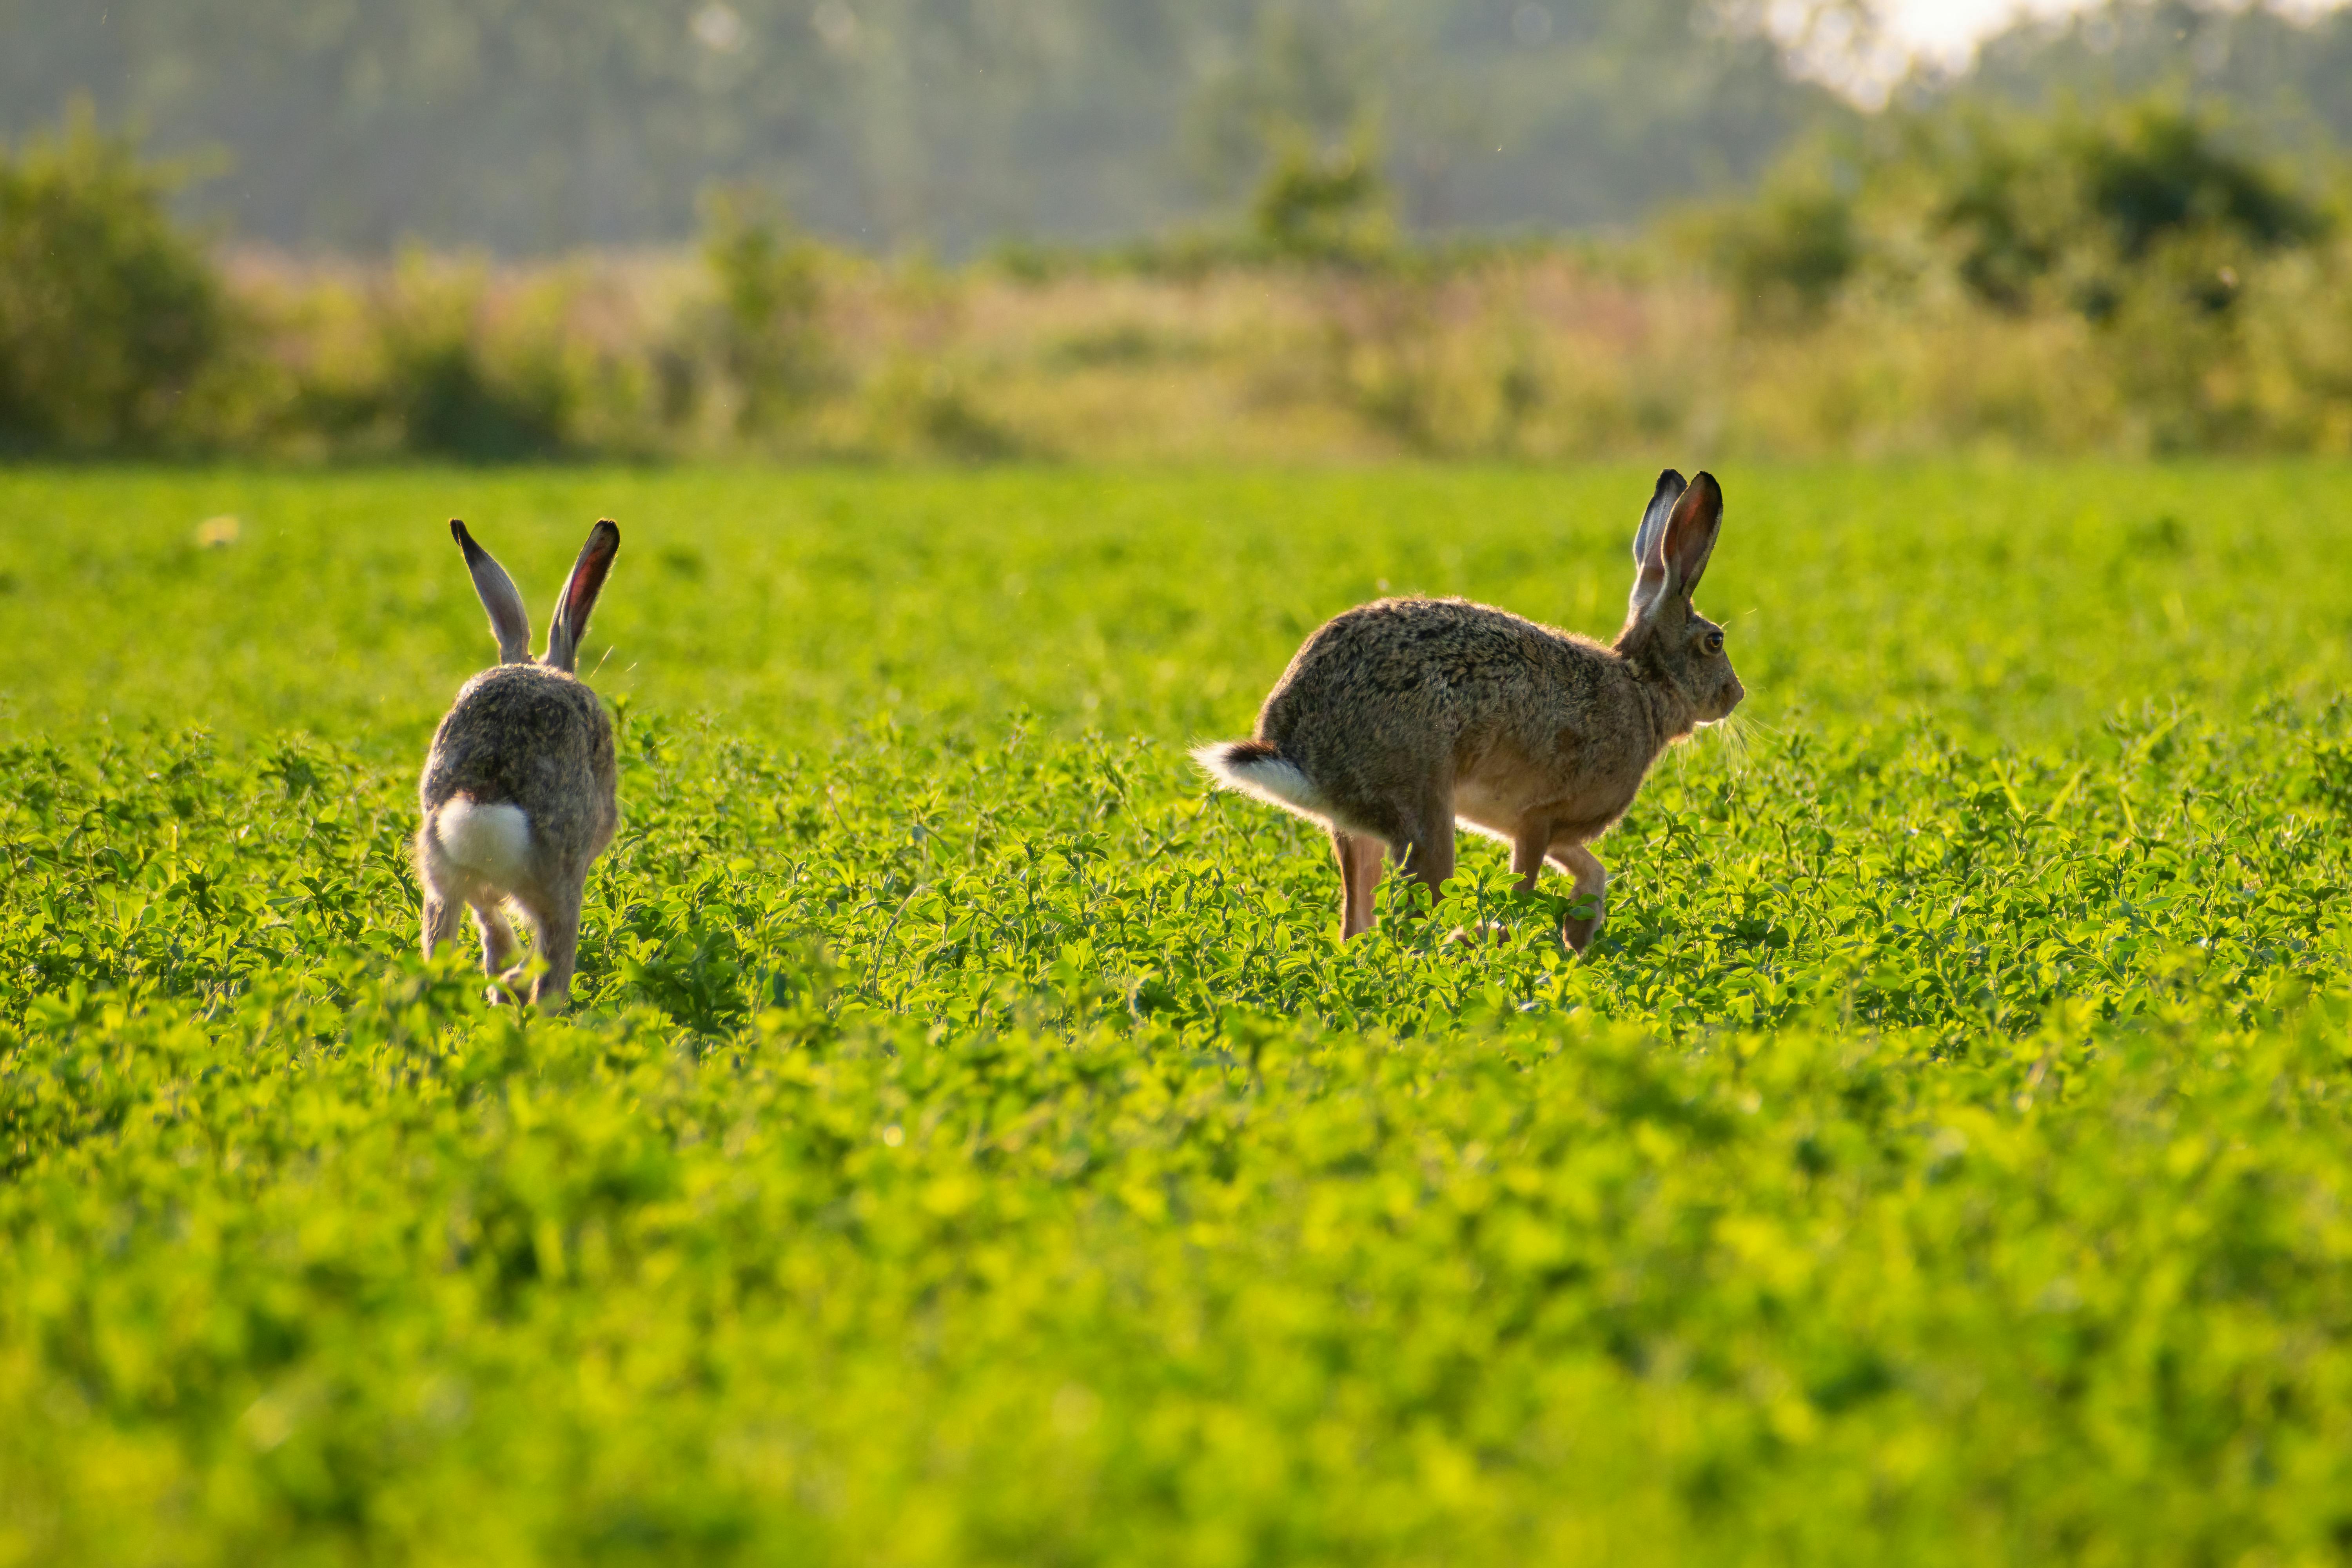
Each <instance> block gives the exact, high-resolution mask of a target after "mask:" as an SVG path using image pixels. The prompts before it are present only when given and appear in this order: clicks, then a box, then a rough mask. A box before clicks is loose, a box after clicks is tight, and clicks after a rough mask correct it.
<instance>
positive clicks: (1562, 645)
mask: <svg viewBox="0 0 2352 1568" xmlns="http://www.w3.org/2000/svg"><path fill="white" fill-rule="evenodd" d="M1580 652H1582V650H1581V649H1580V647H1577V646H1576V645H1575V643H1574V641H1573V639H1570V637H1568V636H1567V634H1565V633H1562V632H1557V631H1554V630H1552V629H1551V628H1550V627H1549V626H1538V625H1537V624H1536V623H1535V622H1533V621H1530V620H1528V619H1527V618H1526V617H1525V616H1515V615H1512V614H1511V613H1510V612H1509V611H1507V610H1498V609H1496V608H1495V607H1494V606H1493V605H1479V604H1474V603H1472V602H1471V601H1469V600H1467V599H1381V600H1378V601H1376V602H1374V603H1372V604H1369V605H1359V606H1357V607H1356V608H1355V609H1352V610H1349V611H1347V612H1345V613H1343V614H1341V615H1338V616H1333V617H1332V618H1331V619H1330V620H1328V621H1327V622H1325V623H1324V625H1323V626H1322V628H1321V629H1320V630H1318V631H1317V632H1316V634H1315V635H1314V636H1313V637H1309V638H1307V642H1306V645H1305V646H1304V647H1301V648H1300V649H1299V650H1298V653H1297V657H1296V658H1293V659H1292V660H1291V661H1290V668H1289V669H1287V670H1286V671H1285V672H1284V674H1283V678H1282V680H1281V682H1280V683H1279V684H1278V685H1276V688H1275V690H1274V693H1273V695H1272V696H1270V697H1268V698H1267V700H1266V706H1265V732H1266V736H1267V738H1268V739H1269V740H1278V739H1279V737H1278V736H1277V735H1276V730H1278V729H1280V728H1285V727H1286V723H1285V721H1286V720H1295V719H1297V718H1303V717H1304V716H1305V715H1306V714H1307V713H1308V712H1311V711H1329V710H1357V711H1362V710H1367V709H1373V708H1386V707H1390V706H1394V705H1402V706H1404V707H1407V708H1411V709H1422V708H1439V709H1446V710H1451V709H1453V708H1454V707H1456V706H1458V705H1459V704H1460V703H1461V702H1462V701H1463V700H1465V699H1469V700H1474V701H1479V702H1480V705H1482V706H1483V701H1480V700H1481V699H1486V700H1491V698H1492V697H1493V696H1496V695H1499V694H1501V693H1502V692H1504V691H1507V690H1508V689H1514V688H1517V687H1519V686H1521V685H1526V684H1529V683H1539V682H1543V681H1544V680H1545V679H1546V678H1547V677H1548V676H1556V673H1557V671H1558V668H1559V665H1560V663H1561V662H1562V661H1563V660H1571V659H1574V658H1576V657H1577V656H1578V655H1579V654H1580ZM1429 716H1431V717H1434V716H1435V715H1434V713H1432V714H1431V715H1429Z"/></svg>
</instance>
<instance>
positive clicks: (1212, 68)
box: [0, 0, 1843, 256]
mask: <svg viewBox="0 0 2352 1568" xmlns="http://www.w3.org/2000/svg"><path fill="white" fill-rule="evenodd" d="M0 38H5V39H6V45H5V48H0V136H8V137H21V136H23V135H26V134H27V133H29V132H32V131H34V130H37V129H38V128H40V127H43V126H46V125H50V124H54V123H55V122H56V121H57V120H58V117H59V115H60V114H61V113H62V112H63V110H64V109H65V107H66V105H67V103H68V100H69V99H70V98H71V97H72V96H74V95H76V94H86V95H88V96H89V98H91V99H92V100H93V101H94V102H95V103H96V105H97V108H98V110H99V112H100V117H101V118H102V119H103V120H104V121H106V122H107V123H109V124H127V125H133V126H137V127H139V128H141V130H142V133H143V134H144V136H145V138H146V141H147V144H148V145H149V146H151V147H152V148H153V149H154V150H155V151H156V152H157V153H161V154H163V155H164V156H181V155H184V154H188V153H207V154H210V153H215V152H218V153H221V154H223V158H222V163H223V164H224V166H223V167H222V168H221V169H220V171H219V172H218V173H217V174H215V177H213V178H210V179H208V180H205V181H203V182H201V183H199V184H196V185H194V187H192V188H191V189H190V190H189V191H188V193H187V194H186V195H185V197H184V201H183V204H182V211H183V212H184V215H186V216H194V217H200V218H204V219H210V220H217V221H218V222H220V223H222V224H224V225H225V226H226V228H227V230H228V232H230V233H233V234H235V235H236V236H239V237H244V238H247V239H254V240H262V241H268V242H271V243H276V244H279V245H285V246H291V247H328V248H333V249H339V250H343V251H348V252H360V253H365V252H373V253H382V252H383V251H386V250H388V249H390V248H391V247H394V245H396V244H397V243H399V242H401V241H403V240H404V239H415V240H418V241H422V242H424V243H426V244H431V245H436V246H443V247H448V246H481V247H488V248H491V249H493V250H495V251H498V252H499V253H502V254H507V255H518V254H545V253H550V252H554V251H561V250H564V249H568V248H572V247H580V246H586V245H598V246H613V245H634V244H646V243H664V242H673V241H676V240H677V239H679V238H682V237H686V236H687V235H688V234H690V233H692V232H693V231H694V228H695V225H696V222H697V212H696V207H695V202H696V199H697V196H698V193H699V192H701V191H702V190H704V189H705V188H706V187H708V186H710V185H712V184H748V185H758V186H760V187H761V188H763V189H766V190H768V191H769V192H771V193H772V194H773V195H775V196H777V197H779V198H781V199H782V201H783V202H784V203H786V204H787V205H789V206H790V207H791V209H792V210H793V212H794V213H796V214H798V215H800V217H801V218H802V220H803V222H804V223H806V224H807V225H808V226H810V227H811V228H812V229H813V230H814V231H815V232H818V233H821V234H824V235H825V236H827V237H830V238H833V239H835V240H836V241H839V242H842V243H845V244H850V245H853V246H856V247H861V248H864V249H867V250H871V251H887V250H892V249H898V248H902V247H908V246H911V245H922V246H926V247H930V248H932V249H933V250H934V251H936V252H939V253H941V254H946V255H950V256H952V255H961V254H968V253H970V252H971V251H972V250H973V249H975V248H977V247H980V246H982V244H984V243H985V242H987V241H990V240H992V239H995V238H998V237H1003V236H1007V235H1019V236H1028V237H1035V238H1039V239H1045V240H1054V241H1101V240H1108V239H1112V238H1123V237H1129V236H1133V235H1136V234H1139V233H1143V232H1148V231H1152V230H1157V229H1161V228H1165V227H1167V226H1171V225H1172V224H1176V223H1179V222H1181V221H1183V220H1186V219H1190V218H1197V217H1200V216H1203V215H1205V214H1209V213H1213V212H1217V211H1223V210H1225V209H1226V208H1228V207H1230V206H1231V205H1233V204H1234V202H1235V201H1237V200H1239V199H1240V197H1241V196H1242V195H1243V194H1244V193H1245V192H1246V191H1247V190H1248V189H1249V188H1250V187H1251V186H1252V185H1253V184H1254V183H1255V181H1256V180H1257V178H1258V177H1259V174H1260V173H1261V170H1262V165H1263V163H1265V158H1266V156H1267V153H1266V147H1267V142H1268V136H1267V132H1268V127H1269V125H1271V124H1276V123H1279V124H1283V125H1288V126H1295V127H1296V128H1297V129H1298V130H1299V131H1300V132H1302V133H1304V134H1307V135H1310V136H1313V137H1315V138H1317V139H1318V140H1321V141H1327V142H1337V141H1343V140H1345V139H1346V138H1347V137H1348V136H1349V134H1351V133H1355V132H1359V131H1360V130H1362V129H1363V128H1366V127H1375V128H1376V129H1377V132H1378V135H1379V139H1380V142H1381V148H1382V152H1383V169H1382V174H1383V176H1384V177H1385V178H1386V179H1387V180H1388V181H1389V182H1390V183H1391V185H1392V186H1393V187H1394V190H1395V192H1396V195H1397V209H1398V214H1399V216H1400V218H1401V220H1402V222H1403V223H1404V224H1405V225H1406V226H1407V227H1409V228H1411V229H1413V230H1417V231H1431V230H1437V229H1447V228H1498V227H1518V228H1528V229H1536V230H1547V231H1548V230H1555V229H1559V228H1574V227H1588V226H1594V225H1600V224H1610V223H1617V224H1628V223H1632V222H1633V221H1635V220H1637V219H1639V218H1640V217H1641V216H1643V214H1645V213H1646V212H1647V211H1649V210H1650V209H1651V208H1652V207H1653V206H1654V205H1657V204H1658V203H1659V202H1660V201H1661V200H1664V199H1671V198H1675V197H1680V196H1687V195H1695V194H1697V193H1700V192H1703V191H1706V190H1710V189H1727V188H1730V187H1732V186H1735V185H1737V184H1738V183H1740V182H1741V181H1743V180H1745V179H1747V178H1748V177H1749V176H1751V175H1752V174H1754V173H1755V172H1756V171H1757V170H1758V169H1759V168H1760V167H1761V166H1762V163H1764V161H1765V160H1766V159H1768V158H1769V155H1770V153H1772V151H1773V150H1774V149H1776V148H1777V147H1779V146H1780V144H1781V143H1782V142H1785V141H1786V140H1787V139H1788V138H1789V137H1790V135H1792V134H1793V133H1795V132H1798V131H1800V130H1801V129H1803V128H1805V127H1807V126H1808V125H1811V124H1812V123H1815V122H1816V121H1820V120H1822V118H1824V117H1834V116H1836V115H1838V114H1840V113H1842V112H1843V110H1842V108H1841V106H1840V105H1839V104H1838V103H1837V101H1836V100H1834V99H1833V98H1832V96H1831V95H1830V94H1829V93H1827V92H1826V91H1824V90H1823V89H1821V88H1820V87H1818V86H1816V85H1813V84H1811V83H1809V82H1806V81H1802V80H1800V79H1796V78H1794V77H1793V76H1792V75H1791V74H1790V71H1789V70H1788V68H1786V66H1785V64H1784V63H1783V61H1782V59H1781V57H1780V51H1779V50H1778V49H1777V48H1776V47H1775V46H1774V45H1773V43H1772V42H1771V40H1770V39H1769V37H1766V36H1765V34H1764V33H1763V31H1762V30H1761V29H1760V27H1759V26H1755V25H1752V24H1751V22H1749V21H1746V20H1742V19H1741V18H1740V17H1739V16H1735V15H1734V14H1732V13H1730V12H1726V11H1723V10H1721V9H1720V8H1719V7H1718V6H1717V5H1715V4H1713V3H1712V0H1443V3H1440V0H654V3H650V4H642V5H609V4H605V3H604V0H371V3H369V4H365V5H355V4H352V3H351V0H107V3H106V4H104V5H59V4H57V3H56V0H0Z"/></svg>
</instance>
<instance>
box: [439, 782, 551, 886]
mask: <svg viewBox="0 0 2352 1568" xmlns="http://www.w3.org/2000/svg"><path fill="white" fill-rule="evenodd" d="M433 836H434V837H436V838H438V839H439V840H440V841H441V853H442V854H444V855H446V856H447V857H448V858H449V861H450V863H451V864H452V865H456V866H462V867H464V868H466V869H467V870H468V871H470V872H472V873H473V874H474V875H475V876H477V877H479V878H480V879H482V880H483V881H485V882H488V883H490V884H491V885H492V886H494V887H500V888H510V887H512V886H514V885H515V883H516V882H518V881H520V879H522V875H523V869H524V868H525V867H526V866H527V865H529V864H530V817H529V816H525V815H524V814H523V809H522V807H520V806H519V805H481V804H480V803H479V802H478V801H471V800H468V799H467V798H466V797H465V796H464V795H458V796H457V798H455V799H454V800H451V801H450V802H449V803H448V804H447V805H444V806H443V807H442V808H441V809H440V811H439V812H437V813H436V814H435V816H434V818H433Z"/></svg>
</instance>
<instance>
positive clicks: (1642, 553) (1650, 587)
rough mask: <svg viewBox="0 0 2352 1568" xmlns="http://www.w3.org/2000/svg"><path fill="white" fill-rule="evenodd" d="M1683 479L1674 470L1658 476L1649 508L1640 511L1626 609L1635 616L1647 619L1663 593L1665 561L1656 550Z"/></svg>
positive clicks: (1678, 495) (1651, 494)
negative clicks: (1629, 599)
mask: <svg viewBox="0 0 2352 1568" xmlns="http://www.w3.org/2000/svg"><path fill="white" fill-rule="evenodd" d="M1683 489H1684V487H1683V477H1682V476H1681V475H1680V474H1678V473H1676V472H1675V470H1674V469H1672V468H1668V469H1667V470H1666V471H1665V472H1664V473H1662V474H1660V475H1659V476H1658V488H1657V489H1654V490H1653V491H1652V492H1651V493H1650V504H1649V505H1648V506H1646V507H1644V508H1643V510H1642V526H1641V527H1639V528H1637V529H1635V530H1634V531H1633V603H1632V604H1631V605H1628V606H1627V608H1628V609H1629V610H1630V611H1631V612H1632V613H1633V615H1635V616H1643V615H1647V614H1648V613H1649V611H1650V608H1651V606H1652V605H1654V604H1656V603H1657V601H1658V597H1659V595H1662V594H1663V593H1664V591H1665V586H1666V558H1665V554H1664V552H1663V551H1662V550H1661V549H1660V546H1661V545H1663V544H1664V542H1665V537H1666V519H1667V517H1668V516H1669V515H1671V514H1672V513H1673V511H1674V510H1675V502H1676V501H1678V500H1682V499H1683Z"/></svg>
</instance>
